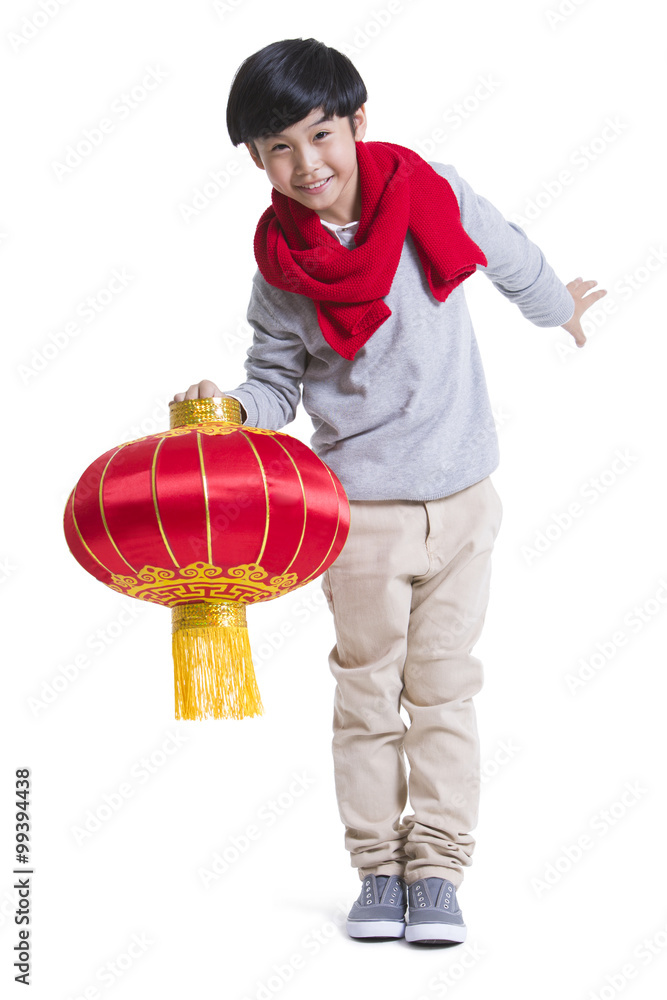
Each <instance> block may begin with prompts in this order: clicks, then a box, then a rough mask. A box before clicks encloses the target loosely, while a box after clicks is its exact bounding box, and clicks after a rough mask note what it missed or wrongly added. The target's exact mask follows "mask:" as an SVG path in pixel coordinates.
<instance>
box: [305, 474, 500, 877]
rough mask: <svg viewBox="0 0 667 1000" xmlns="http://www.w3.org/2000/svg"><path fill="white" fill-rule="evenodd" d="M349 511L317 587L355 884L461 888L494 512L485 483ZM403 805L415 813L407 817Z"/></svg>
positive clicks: (356, 505) (471, 822) (474, 779)
mask: <svg viewBox="0 0 667 1000" xmlns="http://www.w3.org/2000/svg"><path fill="white" fill-rule="evenodd" d="M350 510H351V516H350V532H349V535H348V539H347V541H346V543H345V546H344V548H343V551H342V552H341V554H340V555H339V557H338V559H337V560H336V562H335V563H334V564H333V565H332V566H331V567H330V568H329V569H328V570H327V572H326V573H324V574H323V576H322V590H323V592H324V594H325V597H326V599H327V603H328V605H329V608H330V610H331V611H332V613H333V616H334V625H335V631H336V645H335V646H334V647H333V649H332V650H331V653H330V654H329V666H330V668H331V671H332V673H333V675H334V677H335V679H336V692H335V699H334V716H333V732H334V736H333V743H332V749H333V759H334V776H335V784H336V795H337V799H338V809H339V812H340V817H341V820H342V821H343V823H344V825H345V847H346V849H347V850H349V851H350V854H351V864H352V866H353V867H355V868H357V869H358V873H359V877H360V878H362V879H363V878H364V876H365V875H367V874H369V873H371V872H372V873H374V874H376V875H378V874H382V875H384V874H396V875H403V876H404V878H405V879H406V881H407V882H408V884H410V883H412V882H415V881H416V880H417V879H420V878H428V877H429V876H431V875H436V876H438V877H440V878H448V879H450V881H451V882H453V883H454V885H455V886H456V887H457V888H458V887H459V886H460V884H461V882H462V881H463V869H464V867H465V866H467V865H470V864H471V863H472V853H473V849H474V846H475V841H474V839H473V837H472V836H471V833H470V831H471V830H473V829H474V828H475V826H476V825H477V820H478V807H479V789H480V754H479V737H478V733H477V723H476V718H475V709H474V706H473V701H472V699H473V696H474V695H475V694H477V692H478V691H479V690H480V688H481V686H482V680H483V673H482V663H481V662H480V660H479V659H477V658H476V657H474V656H471V655H470V653H471V650H472V648H473V646H474V644H475V643H476V641H477V639H478V638H479V635H480V632H481V630H482V625H483V622H484V616H485V614H486V607H487V602H488V598H489V583H490V576H491V550H492V548H493V545H494V542H495V539H496V536H497V534H498V531H499V528H500V524H501V520H502V504H501V501H500V497H499V496H498V493H497V492H496V489H495V486H493V484H492V482H491V479H490V477H489V476H487V477H486V478H485V479H482V480H481V481H480V482H478V483H475V484H474V485H473V486H469V487H467V489H464V490H460V491H459V492H458V493H453V494H451V495H450V496H447V497H441V498H439V499H437V500H426V501H418V500H351V501H350ZM401 706H403V707H404V708H405V710H406V712H407V714H408V717H409V719H410V726H409V727H406V725H405V723H404V721H403V719H402V717H401V714H400V707H401ZM404 752H405V755H404ZM405 756H407V759H408V762H409V765H410V767H409V777H408V775H407V774H406V766H405ZM408 794H409V801H410V806H411V808H412V810H413V813H412V814H410V815H406V816H402V813H403V810H404V809H405V806H406V803H407V801H408Z"/></svg>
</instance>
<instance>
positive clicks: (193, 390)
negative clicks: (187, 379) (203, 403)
mask: <svg viewBox="0 0 667 1000" xmlns="http://www.w3.org/2000/svg"><path fill="white" fill-rule="evenodd" d="M198 397H199V383H198V382H196V383H195V384H194V385H191V386H190V387H189V389H188V390H187V392H186V393H185V398H186V399H197V398H198Z"/></svg>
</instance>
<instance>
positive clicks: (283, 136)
mask: <svg viewBox="0 0 667 1000" xmlns="http://www.w3.org/2000/svg"><path fill="white" fill-rule="evenodd" d="M366 100H367V92H366V88H365V86H364V83H363V81H362V79H361V77H360V76H359V74H358V72H357V70H356V69H355V67H354V66H353V64H352V63H351V61H350V60H349V59H348V58H347V57H346V56H344V55H342V54H341V53H340V52H337V51H336V50H335V49H331V48H328V47H327V46H325V45H324V44H322V43H321V42H317V41H316V40H315V39H312V38H309V39H305V40H304V39H300V38H299V39H287V40H284V41H281V42H275V43H273V44H271V45H267V46H266V47H265V48H263V49H261V50H260V51H259V52H256V53H255V54H254V55H252V56H250V57H249V58H248V59H246V60H245V61H244V63H243V64H242V65H241V66H240V68H239V70H238V71H237V73H236V76H235V78H234V81H233V83H232V87H231V90H230V95H229V100H228V105H227V128H228V131H229V134H230V137H231V140H232V143H233V144H234V145H235V146H237V145H239V144H240V143H241V142H243V143H244V144H245V145H246V147H247V148H248V151H249V153H250V156H251V157H252V159H253V161H254V163H255V164H256V165H257V167H258V168H259V169H261V170H264V171H266V174H267V176H268V179H269V181H270V182H271V184H272V186H273V190H272V205H271V206H270V207H269V208H267V210H266V211H265V212H264V213H263V215H262V216H261V218H260V220H259V223H258V225H257V229H256V232H255V238H254V249H255V257H256V259H257V262H258V270H257V272H256V274H255V276H254V278H253V288H252V295H251V299H250V305H249V308H248V314H247V317H248V322H249V323H250V324H251V325H252V327H253V330H254V333H253V343H252V346H251V347H250V348H249V349H248V352H247V355H248V357H247V360H246V361H245V368H246V371H247V373H248V379H247V380H246V381H245V382H244V383H243V384H242V385H239V386H238V387H237V388H235V389H234V390H232V391H230V392H227V393H223V392H221V390H220V389H218V387H217V386H216V385H215V384H214V383H212V382H210V381H207V380H204V381H202V382H199V383H198V384H195V385H192V386H190V388H189V389H188V390H187V392H185V393H178V394H177V395H176V396H175V397H174V398H175V400H182V399H184V398H197V397H208V396H221V395H228V396H233V397H234V398H236V399H237V400H238V401H239V402H240V404H241V408H242V417H243V420H244V423H247V424H249V425H250V426H255V427H265V428H267V429H271V430H279V429H281V428H282V427H284V426H285V424H288V423H289V422H290V421H291V420H293V419H294V416H295V414H296V409H297V406H298V403H299V399H300V386H301V385H302V386H303V405H304V407H305V409H306V410H307V412H308V413H309V414H310V416H311V417H312V420H313V424H314V427H315V433H314V435H313V437H312V438H311V447H312V448H313V450H314V451H315V452H316V454H317V455H319V457H320V458H322V459H323V461H325V462H326V463H327V464H328V465H329V466H330V467H331V468H332V469H333V471H334V472H335V473H336V475H337V476H338V478H339V479H340V481H341V482H342V484H343V486H344V488H345V490H346V492H347V495H348V499H349V501H350V509H351V516H350V532H349V535H348V539H347V541H346V544H345V547H344V549H343V551H342V552H341V554H340V555H339V557H338V559H337V560H336V562H335V563H334V564H333V565H332V566H331V567H330V569H329V570H328V571H327V572H326V573H325V574H324V575H323V577H322V588H323V591H324V593H325V596H326V598H327V603H328V606H329V608H330V610H331V612H332V613H333V616H334V625H335V631H336V645H335V646H334V648H333V649H332V650H331V653H330V655H329V666H330V669H331V671H332V673H333V675H334V677H335V679H336V692H335V702H334V719H333V732H334V737H333V743H332V750H333V760H334V775H335V782H336V795H337V799H338V807H339V812H340V816H341V820H342V821H343V823H344V825H345V845H346V848H347V849H348V850H349V852H350V855H351V864H352V866H353V867H356V868H357V869H358V873H359V877H360V878H361V880H362V888H361V892H360V895H359V898H358V899H357V900H356V901H355V903H354V904H353V906H352V909H351V910H350V913H349V917H348V921H347V930H348V933H349V934H350V936H351V937H355V938H371V937H384V938H387V937H395V938H398V937H402V936H404V935H405V938H406V940H408V941H410V942H415V943H425V942H434V941H437V942H462V941H464V940H465V935H466V928H465V924H464V921H463V916H462V913H461V910H460V907H459V906H458V903H457V899H456V890H457V889H458V888H459V887H460V885H461V882H462V879H463V869H464V867H465V866H467V865H470V864H471V858H472V853H473V848H474V844H475V841H474V839H473V837H472V836H471V834H470V831H471V830H472V829H474V827H475V825H476V823H477V818H478V800H479V784H480V774H479V768H480V761H479V740H478V734H477V728H476V721H475V712H474V707H473V703H472V698H473V696H474V695H475V694H476V693H477V692H478V691H479V690H480V687H481V684H482V664H481V663H480V661H479V660H478V659H476V658H475V657H473V656H471V655H470V653H471V650H472V647H473V646H474V644H475V642H476V641H477V639H478V637H479V635H480V632H481V628H482V624H483V621H484V616H485V612H486V606H487V601H488V596H489V582H490V556H491V550H492V548H493V544H494V541H495V538H496V535H497V533H498V530H499V527H500V523H501V519H502V505H501V502H500V498H499V496H498V494H497V492H496V490H495V487H494V486H493V485H492V483H491V479H490V473H491V472H493V471H494V470H495V469H496V468H497V465H498V444H497V436H496V431H495V425H494V421H493V417H492V414H491V407H490V402H489V398H488V393H487V389H486V383H485V379H484V374H483V369H482V364H481V360H480V357H479V352H478V348H477V343H476V339H475V335H474V332H473V329H472V325H471V322H470V317H469V314H468V311H467V307H466V303H465V299H464V295H463V289H462V288H461V287H459V286H460V285H461V283H462V282H463V281H464V280H465V279H466V278H467V277H468V276H470V275H471V274H473V273H474V272H475V270H476V269H478V268H480V269H482V270H484V271H485V273H486V275H487V277H489V278H490V280H491V281H492V282H493V283H494V285H495V286H496V287H497V288H498V290H499V291H500V292H501V293H502V294H503V295H505V296H506V297H507V298H509V299H510V300H512V301H514V302H515V303H516V304H517V305H518V306H519V308H520V309H521V312H522V313H523V315H524V316H526V317H527V318H528V319H530V320H531V321H532V322H533V323H534V324H535V325H537V326H542V327H553V326H558V325H560V326H562V327H564V329H566V330H567V331H568V332H569V333H571V334H572V336H573V337H574V339H575V341H576V343H577V345H578V346H583V344H584V343H585V337H584V335H583V332H582V330H581V325H580V317H581V315H582V313H583V312H584V311H585V310H586V309H587V308H588V307H589V306H591V305H592V304H593V303H594V302H596V301H597V300H598V299H599V298H600V297H601V296H603V295H605V294H606V292H605V291H604V290H598V291H596V292H593V293H591V294H590V295H588V296H587V297H585V298H584V294H585V293H586V292H588V291H589V290H590V289H591V288H592V287H593V286H594V285H595V284H596V282H595V281H582V279H581V278H577V279H575V280H574V281H571V282H570V283H569V284H568V285H567V286H566V285H564V284H563V283H562V282H561V281H560V280H559V279H558V278H557V276H556V275H555V273H554V272H553V270H552V269H551V267H550V266H549V264H548V263H547V261H546V260H545V259H544V256H543V254H542V253H541V251H540V250H539V248H538V247H537V246H536V245H535V244H534V243H532V242H531V241H530V240H529V239H528V238H527V237H526V234H525V233H524V232H523V230H522V229H520V228H519V227H518V226H516V225H514V224H513V223H510V222H507V221H506V220H505V219H504V218H503V216H502V215H501V214H500V212H499V211H498V210H497V209H495V208H494V207H493V205H491V204H490V202H488V201H487V200H486V199H484V198H482V197H481V196H478V195H477V194H475V192H474V191H473V190H472V189H471V188H470V186H469V185H468V184H467V183H466V182H465V181H464V180H463V179H462V178H461V177H459V175H458V173H457V172H456V170H455V169H454V167H453V166H451V165H445V164H442V163H427V162H426V161H424V160H423V159H422V158H421V157H420V156H418V155H417V154H416V153H414V152H413V151H412V150H410V149H407V148H406V147H403V146H400V145H397V144H394V143H385V142H373V143H364V142H363V138H364V135H365V133H366V124H367V122H366V112H365V101H366ZM401 706H403V707H404V708H405V709H406V711H407V713H408V716H409V718H410V726H409V728H408V727H406V725H405V723H404V722H403V719H402V717H401V715H400V708H401ZM404 753H405V754H406V755H407V758H408V760H409V763H410V774H409V782H408V779H407V777H406V769H405V762H404ZM408 792H409V799H410V805H411V807H412V809H413V813H412V814H411V815H409V816H405V817H402V815H401V814H402V812H403V809H404V807H405V805H406V802H407V798H408ZM406 905H407V917H406V914H405V910H406ZM406 921H407V922H406Z"/></svg>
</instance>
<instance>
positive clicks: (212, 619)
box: [171, 601, 248, 633]
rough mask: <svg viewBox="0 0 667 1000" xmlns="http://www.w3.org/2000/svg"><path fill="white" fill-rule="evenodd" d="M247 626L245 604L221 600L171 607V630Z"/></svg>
mask: <svg viewBox="0 0 667 1000" xmlns="http://www.w3.org/2000/svg"><path fill="white" fill-rule="evenodd" d="M229 626H234V627H236V628H247V627H248V623H247V621H246V613H245V604H234V603H232V602H231V601H221V602H220V603H219V604H217V603H216V604H211V603H210V602H207V603H201V604H179V605H177V606H176V607H175V608H172V609H171V631H172V633H173V632H177V631H178V630H179V629H184V628H228V627H229Z"/></svg>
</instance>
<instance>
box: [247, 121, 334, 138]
mask: <svg viewBox="0 0 667 1000" xmlns="http://www.w3.org/2000/svg"><path fill="white" fill-rule="evenodd" d="M332 121H333V118H327V116H326V115H322V117H321V118H318V119H317V121H316V122H311V123H310V125H309V126H308V128H314V127H315V125H321V124H322V122H332ZM284 134H285V133H284V132H265V133H264V135H263V136H262V138H263V139H279V138H280V137H281V136H283V135H284Z"/></svg>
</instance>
